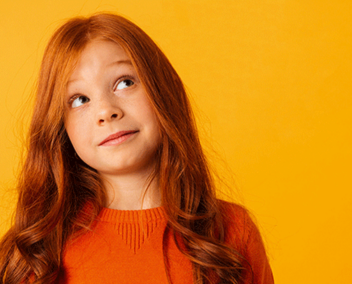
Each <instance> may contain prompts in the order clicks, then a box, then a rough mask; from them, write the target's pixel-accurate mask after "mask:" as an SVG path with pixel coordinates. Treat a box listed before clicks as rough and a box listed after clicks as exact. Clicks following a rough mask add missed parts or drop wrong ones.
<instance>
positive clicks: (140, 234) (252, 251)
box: [59, 202, 274, 284]
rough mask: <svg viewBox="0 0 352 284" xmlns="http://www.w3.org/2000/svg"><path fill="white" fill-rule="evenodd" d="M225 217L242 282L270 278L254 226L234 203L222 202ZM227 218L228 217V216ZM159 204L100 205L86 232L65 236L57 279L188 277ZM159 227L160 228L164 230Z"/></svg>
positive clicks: (72, 283)
mask: <svg viewBox="0 0 352 284" xmlns="http://www.w3.org/2000/svg"><path fill="white" fill-rule="evenodd" d="M224 204H225V208H227V209H226V211H227V215H228V216H229V219H228V220H230V219H231V220H233V224H236V225H235V226H234V225H231V226H227V227H226V236H225V237H226V238H225V241H226V243H228V244H230V245H231V246H233V247H234V248H235V249H236V250H238V251H239V252H240V253H241V254H242V255H243V256H244V257H245V258H246V259H247V261H248V263H249V264H250V265H251V268H250V267H249V266H248V263H244V265H245V267H246V268H247V272H246V273H245V274H244V278H245V281H246V282H245V284H247V283H248V284H249V283H251V280H252V273H251V270H253V275H254V278H253V284H271V283H274V281H273V277H272V273H271V269H270V266H269V263H268V260H267V257H266V253H265V250H264V246H263V242H262V239H261V237H260V234H259V231H258V230H257V228H256V226H255V225H254V223H253V222H252V220H251V219H250V218H249V215H248V213H247V212H246V211H245V210H244V209H243V208H242V207H240V206H238V205H235V204H231V203H227V202H224ZM231 223H232V222H231ZM166 225H167V218H166V213H165V210H164V208H163V207H158V208H152V209H146V210H113V209H108V208H103V209H102V210H101V212H100V214H99V216H98V217H97V219H96V222H95V223H94V226H93V227H92V230H91V231H90V232H87V233H85V234H84V235H82V236H80V237H79V238H76V239H74V240H72V241H69V242H68V243H67V244H66V246H65V248H64V253H63V266H62V273H61V275H60V281H59V283H60V284H64V283H68V284H83V283H94V284H99V283H104V284H107V283H119V284H127V283H129V284H130V283H143V284H148V283H153V284H155V283H169V282H168V277H167V272H166V269H165V264H164V253H165V254H166V256H167V265H168V273H169V277H170V280H171V283H173V284H186V283H187V284H189V283H193V272H192V265H191V262H190V261H189V260H188V259H187V258H186V257H185V256H184V255H183V254H182V253H181V252H180V251H179V250H178V248H177V246H176V244H175V241H174V238H173V234H172V232H171V231H170V230H166V231H165V229H166V227H167V226H166ZM164 232H165V234H164Z"/></svg>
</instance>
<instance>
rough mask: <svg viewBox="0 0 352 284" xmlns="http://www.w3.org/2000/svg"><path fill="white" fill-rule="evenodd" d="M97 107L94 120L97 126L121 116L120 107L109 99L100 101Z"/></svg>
mask: <svg viewBox="0 0 352 284" xmlns="http://www.w3.org/2000/svg"><path fill="white" fill-rule="evenodd" d="M97 107H98V109H97V117H96V121H97V123H98V125H99V126H103V125H105V124H106V123H109V122H111V121H113V120H118V119H121V118H122V117H123V111H122V109H121V108H120V107H119V106H117V105H115V104H114V103H112V102H111V101H110V100H109V99H106V100H103V101H100V102H99V104H98V106H97Z"/></svg>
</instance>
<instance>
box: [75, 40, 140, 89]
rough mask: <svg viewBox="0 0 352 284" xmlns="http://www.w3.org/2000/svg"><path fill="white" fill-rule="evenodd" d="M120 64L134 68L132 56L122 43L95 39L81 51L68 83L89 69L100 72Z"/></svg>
mask: <svg viewBox="0 0 352 284" xmlns="http://www.w3.org/2000/svg"><path fill="white" fill-rule="evenodd" d="M120 64H125V65H128V66H129V67H130V68H133V65H132V61H131V59H130V57H129V56H128V54H127V53H126V51H125V50H124V48H123V47H122V46H121V45H119V44H117V43H115V42H112V41H108V40H93V41H91V42H89V43H88V44H87V45H86V46H85V47H84V49H83V51H82V52H81V55H80V57H79V58H78V61H77V64H76V66H75V67H74V69H73V71H72V73H71V75H70V78H69V82H68V83H69V84H70V83H72V82H73V81H75V80H78V79H79V78H80V77H81V75H82V73H84V72H85V71H86V70H88V69H89V70H96V72H98V71H99V70H102V69H103V70H104V69H107V68H110V67H113V66H116V65H120Z"/></svg>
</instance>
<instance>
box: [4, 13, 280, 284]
mask: <svg viewBox="0 0 352 284" xmlns="http://www.w3.org/2000/svg"><path fill="white" fill-rule="evenodd" d="M28 147H29V148H28V154H27V158H26V161H25V163H24V166H23V170H22V173H21V176H20V178H19V181H18V190H19V199H18V204H17V210H16V218H15V222H14V225H13V226H12V228H11V229H10V230H9V231H8V233H7V234H6V235H5V236H4V237H3V239H2V242H1V244H0V251H1V255H0V279H1V283H70V284H76V283H238V284H239V283H245V284H247V283H256V284H259V283H260V284H264V283H265V284H270V283H273V277H272V273H271V269H270V266H269V264H268V260H267V257H266V253H265V250H264V246H263V243H262V240H261V237H260V234H259V232H258V230H257V228H256V226H255V225H254V223H253V222H252V221H251V219H250V217H249V215H248V213H247V212H246V210H245V209H244V208H242V207H240V206H239V205H235V204H232V203H228V202H224V201H221V200H218V199H217V198H216V195H215V188H214V184H213V181H212V177H211V174H210V172H209V168H208V165H207V163H206V159H205V156H204V154H203V152H202V148H201V145H200V142H199V138H198V134H197V131H196V125H195V122H194V118H193V114H192V111H191V108H190V103H189V101H188V98H187V95H186V92H185V89H184V86H183V84H182V82H181V80H180V78H179V76H178V75H177V73H176V72H175V70H174V69H173V67H172V66H171V64H170V62H169V61H168V59H167V58H166V57H165V55H164V54H163V53H162V52H161V51H160V49H159V48H158V47H157V46H156V44H155V43H154V42H153V41H152V40H151V39H150V38H149V37H148V36H147V35H146V34H145V33H144V32H143V31H142V30H141V29H140V28H139V27H137V26H136V25H134V24H133V23H131V22H130V21H128V20H126V19H124V18H122V17H120V16H116V15H113V14H97V15H94V16H92V17H89V18H75V19H72V20H70V21H68V22H67V23H66V24H64V25H63V26H62V27H61V28H59V29H58V30H57V31H56V32H55V34H54V35H53V36H52V38H51V40H50V41H49V44H48V46H47V48H46V50H45V53H44V58H43V61H42V65H41V70H40V76H39V81H38V87H37V97H36V101H35V108H34V113H33V118H32V122H31V126H30V131H29V145H28Z"/></svg>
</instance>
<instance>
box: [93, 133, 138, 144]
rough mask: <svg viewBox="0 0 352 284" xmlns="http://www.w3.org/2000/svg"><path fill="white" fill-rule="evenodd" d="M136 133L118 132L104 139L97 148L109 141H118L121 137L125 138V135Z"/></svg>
mask: <svg viewBox="0 0 352 284" xmlns="http://www.w3.org/2000/svg"><path fill="white" fill-rule="evenodd" d="M136 132H138V131H136V130H127V131H119V132H117V133H115V134H112V135H110V136H108V137H107V138H106V139H104V140H103V141H102V142H100V144H99V146H101V145H103V144H104V143H107V142H109V141H111V140H115V139H118V138H120V137H122V136H125V135H128V134H132V133H136Z"/></svg>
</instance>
